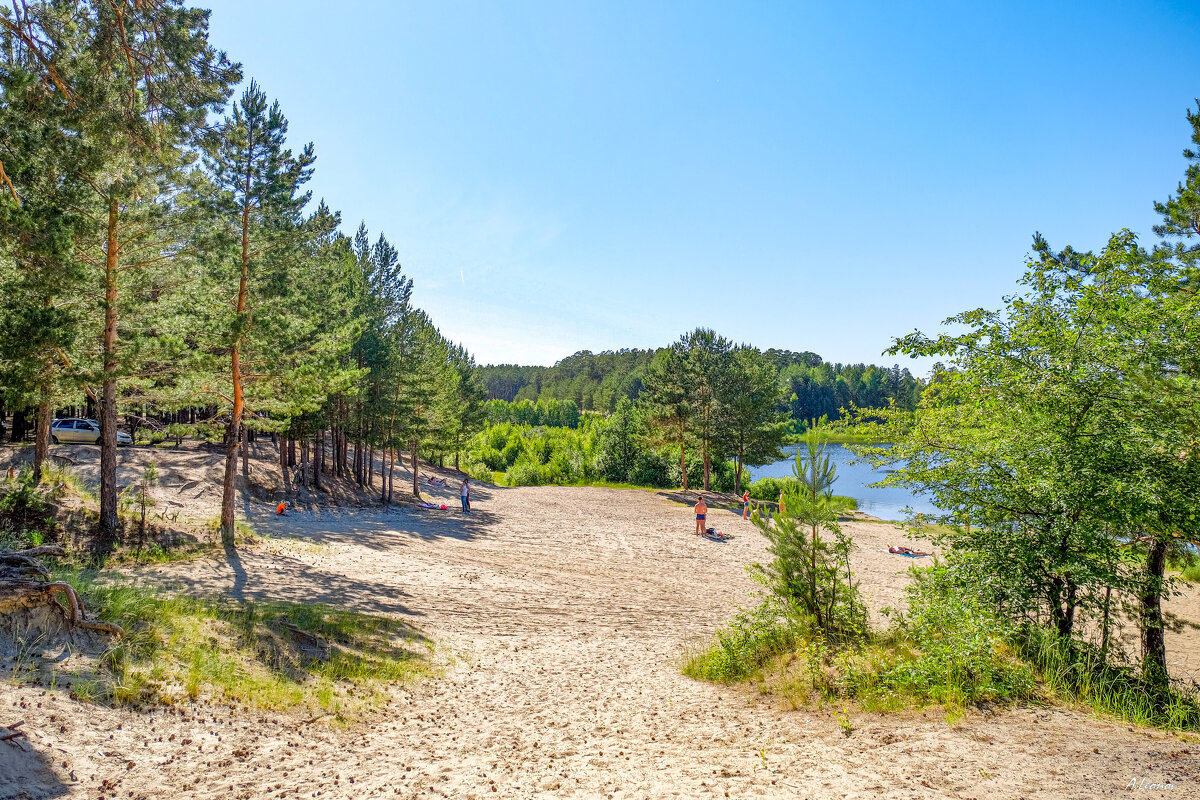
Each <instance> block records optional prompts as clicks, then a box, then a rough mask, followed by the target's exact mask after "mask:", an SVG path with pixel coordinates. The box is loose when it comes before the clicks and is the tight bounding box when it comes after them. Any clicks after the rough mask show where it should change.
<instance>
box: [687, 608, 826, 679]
mask: <svg viewBox="0 0 1200 800" xmlns="http://www.w3.org/2000/svg"><path fill="white" fill-rule="evenodd" d="M802 633H803V629H802V628H801V627H800V626H799V624H798V622H797V620H796V619H795V618H793V617H789V616H788V615H787V613H785V610H784V608H783V607H782V606H781V605H780V604H779V603H778V602H777V601H775V600H774V599H773V598H768V599H766V600H764V601H763V602H762V603H761V604H760V605H759V606H758V607H756V608H754V609H751V610H749V611H747V610H746V609H744V608H742V609H739V610H738V613H737V615H736V616H735V617H734V619H733V621H732V622H730V623H729V625H728V627H726V628H724V629H723V630H720V631H718V632H717V636H716V639H715V640H714V641H713V642H712V643H711V644H710V645H708V646H707V647H705V648H702V649H695V650H693V651H692V652H691V653H690V654H689V655H688V656H687V657H686V659H685V661H684V665H683V674H684V675H687V676H688V677H689V678H696V679H697V680H706V681H718V682H720V683H733V682H736V681H740V680H743V679H744V678H746V677H748V676H750V675H752V674H754V673H755V672H756V671H758V670H759V669H760V668H761V667H762V666H763V665H764V664H766V663H767V662H768V661H769V660H770V659H771V658H772V657H773V656H775V655H778V654H779V653H783V652H785V651H787V650H789V649H791V648H792V647H793V646H795V645H796V644H797V643H798V642H800V641H801V639H802Z"/></svg>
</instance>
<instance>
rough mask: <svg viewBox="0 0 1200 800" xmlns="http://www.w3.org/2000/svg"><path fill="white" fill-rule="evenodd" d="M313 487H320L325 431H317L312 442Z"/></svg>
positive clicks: (323, 460)
mask: <svg viewBox="0 0 1200 800" xmlns="http://www.w3.org/2000/svg"><path fill="white" fill-rule="evenodd" d="M313 451H314V457H313V488H314V489H320V488H321V470H322V469H324V467H325V431H317V436H316V440H315V441H314V442H313Z"/></svg>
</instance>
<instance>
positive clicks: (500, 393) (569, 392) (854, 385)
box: [479, 347, 923, 429]
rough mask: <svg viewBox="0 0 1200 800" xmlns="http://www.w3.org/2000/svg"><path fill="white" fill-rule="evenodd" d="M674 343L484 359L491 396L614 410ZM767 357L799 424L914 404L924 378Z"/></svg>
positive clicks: (809, 356) (805, 358)
mask: <svg viewBox="0 0 1200 800" xmlns="http://www.w3.org/2000/svg"><path fill="white" fill-rule="evenodd" d="M668 349H670V348H665V347H664V348H659V349H657V350H618V351H615V352H612V351H609V352H604V353H591V352H588V351H586V350H585V351H582V352H579V353H576V354H575V355H572V356H569V357H567V358H564V359H563V360H562V361H559V362H558V363H557V364H555V365H554V366H553V367H522V366H517V365H515V364H501V365H499V366H486V367H479V375H480V380H481V381H482V382H483V385H484V386H485V388H486V389H487V395H488V399H490V400H505V401H508V402H510V403H511V402H521V401H526V400H527V401H529V402H538V401H548V400H560V401H569V402H572V403H575V405H576V406H578V408H579V409H580V410H582V411H598V412H601V413H604V414H610V413H612V412H613V411H615V410H616V408H617V403H619V402H620V401H621V399H622V398H628V399H630V400H637V399H638V398H639V397H640V396H641V393H642V391H643V389H644V388H645V382H646V373H647V370H648V369H649V368H650V364H651V363H652V362H653V361H654V359H655V358H656V357H659V356H660V355H661V354H662V353H663V352H665V351H666V350H668ZM763 356H764V358H765V359H766V360H767V362H769V363H770V364H771V365H772V367H773V368H774V369H775V371H776V373H777V375H778V380H779V383H780V386H781V388H782V390H783V399H782V400H781V410H786V411H787V412H788V413H789V414H790V415H791V417H792V419H793V420H795V422H796V424H795V425H794V426H793V428H794V429H800V428H802V427H803V426H804V424H805V423H806V422H807V421H808V420H812V419H820V418H821V417H827V418H829V419H831V420H836V419H840V418H841V412H842V409H851V408H882V407H884V406H887V405H888V404H889V403H892V402H895V404H896V406H897V407H898V408H901V409H904V410H907V411H911V410H913V409H914V408H916V406H917V401H918V399H919V398H920V395H921V389H922V386H923V385H922V382H921V381H919V380H918V379H917V378H915V377H913V375H912V373H910V372H909V371H908V370H907V369H902V368H901V367H900V366H898V365H896V366H892V367H890V368H888V367H878V366H871V365H867V364H835V363H830V362H828V361H824V360H822V359H821V357H820V356H819V355H817V354H816V353H809V352H802V353H794V352H791V351H789V350H775V349H771V350H766V351H764V352H763Z"/></svg>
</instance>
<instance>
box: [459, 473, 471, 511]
mask: <svg viewBox="0 0 1200 800" xmlns="http://www.w3.org/2000/svg"><path fill="white" fill-rule="evenodd" d="M459 494H460V495H461V496H462V507H463V513H464V514H470V513H471V485H470V483H469V482H468V479H467V478H463V482H462V488H461V489H459Z"/></svg>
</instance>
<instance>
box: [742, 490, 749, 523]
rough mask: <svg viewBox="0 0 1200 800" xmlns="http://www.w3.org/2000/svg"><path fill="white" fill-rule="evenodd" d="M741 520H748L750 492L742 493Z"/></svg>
mask: <svg viewBox="0 0 1200 800" xmlns="http://www.w3.org/2000/svg"><path fill="white" fill-rule="evenodd" d="M742 519H750V490H749V489H747V490H746V491H744V492H742Z"/></svg>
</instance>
